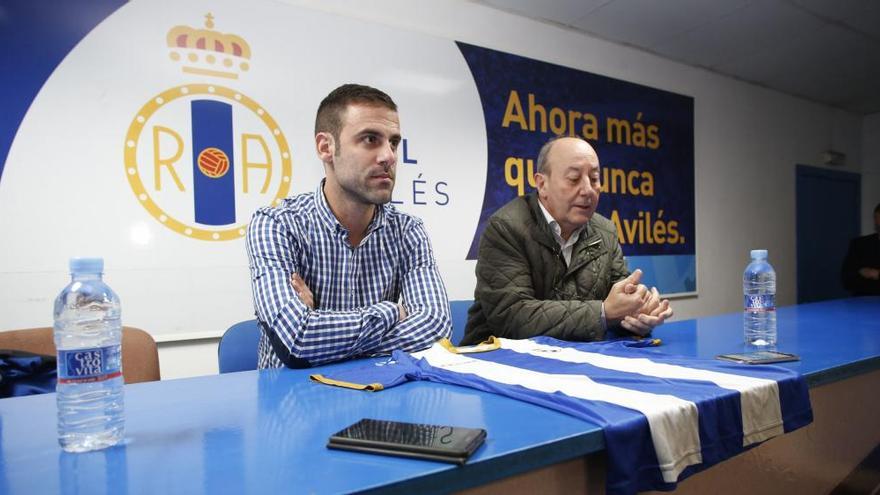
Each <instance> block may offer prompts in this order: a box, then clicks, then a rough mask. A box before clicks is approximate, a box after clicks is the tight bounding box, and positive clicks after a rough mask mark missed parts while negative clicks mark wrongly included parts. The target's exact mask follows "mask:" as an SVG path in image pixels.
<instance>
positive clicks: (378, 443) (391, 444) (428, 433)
mask: <svg viewBox="0 0 880 495" xmlns="http://www.w3.org/2000/svg"><path fill="white" fill-rule="evenodd" d="M485 439H486V430H484V429H482V428H462V427H459V426H443V425H427V424H418V423H402V422H399V421H385V420H381V419H362V420H360V421H358V422H357V423H355V424H353V425H351V426H349V427H347V428H345V429H343V430H341V431H339V432H337V433H335V434H333V435H331V436H330V441H329V442H328V443H327V448H331V449H340V450H353V451H357V452H367V453H373V454H385V455H394V456H402V457H414V458H417V459H427V460H431V461H441V462H451V463H455V464H464V463H465V461H467V459H468V457H470V456H471V454H473V453H474V451H476V450H477V448H478V447H479V446H480V445H482V443H483V440H485Z"/></svg>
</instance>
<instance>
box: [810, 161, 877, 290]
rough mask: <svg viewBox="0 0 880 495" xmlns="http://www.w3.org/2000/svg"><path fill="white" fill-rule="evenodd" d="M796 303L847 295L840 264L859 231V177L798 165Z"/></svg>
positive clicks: (854, 174) (852, 174)
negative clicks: (841, 278)
mask: <svg viewBox="0 0 880 495" xmlns="http://www.w3.org/2000/svg"><path fill="white" fill-rule="evenodd" d="M796 173H797V193H796V194H797V302H798V303H799V304H800V303H805V302H813V301H823V300H825V299H836V298H840V297H847V296H849V293H848V292H847V291H846V290H844V288H843V285H842V284H841V282H840V267H841V265H842V264H843V258H844V256H846V250H847V247H848V246H849V241H850V239H852V238H853V237H856V236H858V235H859V228H860V227H859V224H860V221H861V220H860V215H859V212H860V208H861V176H860V175H859V174H856V173H852V172H841V171H838V170H828V169H824V168H817V167H808V166H806V165H798V166H797V172H796Z"/></svg>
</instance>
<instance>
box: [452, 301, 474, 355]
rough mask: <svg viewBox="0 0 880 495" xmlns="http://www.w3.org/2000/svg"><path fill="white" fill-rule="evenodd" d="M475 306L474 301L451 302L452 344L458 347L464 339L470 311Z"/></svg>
mask: <svg viewBox="0 0 880 495" xmlns="http://www.w3.org/2000/svg"><path fill="white" fill-rule="evenodd" d="M473 304H474V302H473V301H449V311H450V312H451V316H452V343H453V344H454V345H458V343H459V342H461V339H462V338H464V327H465V326H467V313H468V309H469V308H470V307H471V305H473Z"/></svg>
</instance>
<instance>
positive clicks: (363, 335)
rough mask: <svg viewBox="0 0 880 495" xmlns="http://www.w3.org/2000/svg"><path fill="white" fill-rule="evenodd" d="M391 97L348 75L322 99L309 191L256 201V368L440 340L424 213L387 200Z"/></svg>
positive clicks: (393, 157) (442, 298)
mask: <svg viewBox="0 0 880 495" xmlns="http://www.w3.org/2000/svg"><path fill="white" fill-rule="evenodd" d="M400 141H401V135H400V123H399V120H398V116H397V105H395V103H394V101H392V100H391V98H390V97H389V96H388V95H387V94H385V93H383V92H382V91H379V90H378V89H375V88H371V87H368V86H361V85H357V84H346V85H343V86H340V87H339V88H337V89H335V90H334V91H333V92H331V93H330V94H329V95H327V97H326V98H324V100H323V101H322V102H321V105H320V106H319V107H318V114H317V117H316V119H315V148H316V151H317V154H318V158H319V159H320V160H321V161H322V162H323V164H324V171H325V174H326V178H325V179H324V180H322V181H321V183H320V184H319V185H318V187H317V189H316V190H315V192H314V193H305V194H299V195H296V196H293V197H290V198H287V199H285V200H284V201H283V202H282V203H281V204H280V205H278V206H277V207H274V208H262V209H260V210H258V211H257V212H256V213H255V214H254V216H253V219H252V220H251V223H250V226H249V227H248V233H247V244H246V245H247V251H248V256H249V259H250V269H251V287H252V291H253V296H254V307H255V309H256V315H257V319H258V320H259V321H260V324H261V326H262V329H263V331H262V337H261V340H260V345H259V359H258V365H259V367H260V368H268V367H278V366H281V365H287V366H290V367H306V366H310V365H314V364H320V363H325V362H329V361H336V360H340V359H346V358H351V357H357V356H369V355H375V354H383V353H389V352H391V351H393V350H396V349H401V350H406V351H414V350H418V349H422V348H425V347H428V346H430V345H431V344H433V343H434V342H435V341H436V340H438V339H440V338H443V337H448V336H449V334H450V331H451V323H450V319H449V302H448V301H447V298H446V289H445V287H444V286H443V281H442V280H441V279H440V274H439V273H438V271H437V266H436V262H435V260H434V254H433V251H432V249H431V243H430V241H429V240H428V235H427V233H426V232H425V228H424V225H423V224H422V221H421V220H419V219H418V218H416V217H414V216H412V215H407V214H406V213H402V212H399V211H397V210H396V209H395V208H394V207H393V206H391V205H389V204H388V202H389V201H391V193H392V191H393V189H394V178H395V171H396V166H397V146H398V144H399V143H400Z"/></svg>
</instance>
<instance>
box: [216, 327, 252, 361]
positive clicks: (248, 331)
mask: <svg viewBox="0 0 880 495" xmlns="http://www.w3.org/2000/svg"><path fill="white" fill-rule="evenodd" d="M259 344H260V325H259V323H257V320H247V321H242V322H239V323H236V324H235V325H232V326H231V327H229V330H226V332H225V333H223V337H221V338H220V346H219V347H218V348H217V361H218V362H219V365H220V373H232V372H234V371H249V370H255V369H257V347H258V346H259Z"/></svg>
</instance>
